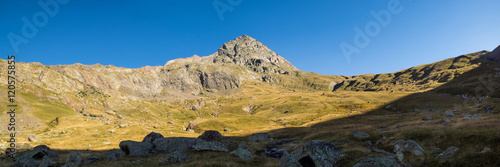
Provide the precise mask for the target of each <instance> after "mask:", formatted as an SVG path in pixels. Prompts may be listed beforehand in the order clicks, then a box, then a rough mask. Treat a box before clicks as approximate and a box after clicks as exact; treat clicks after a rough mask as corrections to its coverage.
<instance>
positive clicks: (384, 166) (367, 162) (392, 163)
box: [353, 157, 399, 167]
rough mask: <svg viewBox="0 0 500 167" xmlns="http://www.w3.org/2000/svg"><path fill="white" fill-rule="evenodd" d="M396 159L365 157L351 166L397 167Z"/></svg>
mask: <svg viewBox="0 0 500 167" xmlns="http://www.w3.org/2000/svg"><path fill="white" fill-rule="evenodd" d="M398 166H399V164H398V162H397V161H396V159H394V158H391V157H372V158H365V159H362V160H361V161H359V162H357V163H356V164H354V166H353V167H398Z"/></svg>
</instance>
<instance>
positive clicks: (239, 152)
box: [230, 147, 252, 160]
mask: <svg viewBox="0 0 500 167" xmlns="http://www.w3.org/2000/svg"><path fill="white" fill-rule="evenodd" d="M230 154H232V155H236V156H238V157H240V158H241V159H244V160H249V159H252V153H251V152H250V151H248V150H247V149H244V148H241V147H238V148H237V149H236V150H234V151H231V152H230Z"/></svg>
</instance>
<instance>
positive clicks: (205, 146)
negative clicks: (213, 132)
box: [193, 140, 229, 152]
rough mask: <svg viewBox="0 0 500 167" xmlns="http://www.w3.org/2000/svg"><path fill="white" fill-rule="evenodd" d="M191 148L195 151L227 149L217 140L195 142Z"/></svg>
mask: <svg viewBox="0 0 500 167" xmlns="http://www.w3.org/2000/svg"><path fill="white" fill-rule="evenodd" d="M193 150H196V151H225V152H227V151H229V150H228V149H227V148H226V146H224V145H223V144H221V143H219V142H217V141H205V140H202V141H201V142H197V143H196V144H195V145H193Z"/></svg>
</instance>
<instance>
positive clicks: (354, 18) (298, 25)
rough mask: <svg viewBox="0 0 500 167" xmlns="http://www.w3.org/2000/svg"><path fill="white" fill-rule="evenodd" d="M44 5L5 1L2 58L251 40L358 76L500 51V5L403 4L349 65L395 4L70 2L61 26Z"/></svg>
mask: <svg viewBox="0 0 500 167" xmlns="http://www.w3.org/2000/svg"><path fill="white" fill-rule="evenodd" d="M41 1H42V2H46V1H49V0H41ZM66 1H68V0H66ZM214 1H219V3H218V4H225V5H227V6H226V8H225V9H227V8H228V7H229V8H232V9H233V10H232V11H229V10H228V11H226V12H224V13H222V16H223V17H224V18H223V19H221V17H219V15H218V13H217V10H216V8H214V5H213V3H214ZM395 1H397V0H395ZM37 2H38V1H34V0H19V1H11V0H0V11H1V15H0V20H1V23H2V24H1V26H0V35H1V37H2V38H1V40H0V53H2V54H3V55H4V56H5V57H1V58H2V59H6V58H7V55H8V54H12V53H16V54H17V56H18V59H17V60H18V61H23V62H41V63H43V64H48V65H56V64H74V63H82V64H95V63H100V64H104V65H109V64H113V65H115V66H121V67H129V68H138V67H142V66H146V65H150V66H158V65H164V64H165V63H166V62H167V61H168V60H172V59H175V58H184V57H190V56H192V55H193V54H197V55H200V56H206V55H209V54H212V53H214V52H216V51H217V49H218V48H219V47H220V46H221V45H222V44H223V43H224V42H227V41H229V40H232V39H234V38H236V37H238V36H241V35H243V34H247V35H249V36H252V37H253V38H255V39H257V40H259V41H261V42H262V43H264V44H266V45H267V46H268V47H269V48H271V50H273V51H275V52H276V53H278V54H279V55H281V56H283V57H284V58H286V59H288V60H289V61H290V62H291V63H292V64H294V65H295V66H296V67H297V68H299V69H300V70H304V71H312V72H316V73H320V74H336V75H337V74H340V75H357V74H363V73H382V72H394V71H398V70H400V69H404V68H409V67H412V66H415V65H420V64H426V63H432V62H435V61H438V60H442V59H445V58H450V57H455V56H458V55H460V54H466V53H470V52H475V51H480V50H493V49H494V48H495V47H496V46H498V45H500V38H499V37H500V21H499V17H500V10H498V9H500V1H498V0H477V1H472V0H440V1H433V0H412V1H411V0H399V2H400V5H399V6H398V7H399V8H398V9H399V11H400V12H399V13H397V14H392V13H391V20H390V22H389V23H388V24H387V25H386V26H385V27H384V26H380V29H379V31H378V33H372V35H373V37H369V39H370V43H369V44H368V45H367V46H364V47H363V48H361V49H359V51H360V53H354V54H352V55H351V56H350V61H347V59H346V57H345V56H344V54H343V52H342V50H341V49H340V47H339V45H340V44H341V43H342V42H345V43H347V44H350V45H354V46H355V44H354V37H355V36H356V31H355V30H354V27H360V28H361V29H362V30H364V29H365V26H366V25H367V24H369V23H370V22H372V21H376V19H375V18H374V17H373V16H372V15H371V14H370V11H375V12H379V11H381V10H388V9H389V8H388V4H392V3H394V2H391V0H377V1H373V0H337V1H333V0H331V1H328V0H317V1H314V3H312V1H306V0H303V1H298V0H297V1H285V0H281V1H277V0H276V1H273V0H241V3H239V4H238V0H233V1H230V2H236V3H233V4H230V3H229V1H228V0H184V1H159V0H157V1H132V0H130V1H118V0H114V1H111V0H110V1H98V0H70V1H69V2H68V3H67V4H59V9H58V11H57V13H55V15H54V16H53V17H51V16H50V15H49V14H47V12H45V13H44V10H43V8H42V7H41V6H40V5H39V4H38V3H37ZM219 6H220V5H219ZM49 9H50V10H54V9H55V8H53V6H52V7H51V8H49ZM221 9H222V8H221ZM40 12H42V13H40ZM44 15H45V16H47V19H46V20H44V17H43V16H44ZM33 16H35V18H37V19H38V22H37V23H38V25H41V26H43V27H36V25H35V27H36V29H37V30H38V32H37V33H36V35H34V36H33V37H31V36H24V39H26V41H24V42H27V43H19V44H18V51H17V52H16V51H15V50H14V48H13V47H12V45H11V42H10V40H9V38H8V34H9V33H14V34H16V35H18V36H20V37H23V33H22V31H23V26H24V24H25V23H24V22H23V21H22V18H23V17H26V18H27V20H28V21H29V22H33ZM44 21H47V22H46V23H44ZM379 24H380V23H379ZM369 30H372V31H375V30H376V29H373V28H372V29H369ZM27 35H33V33H32V32H31V34H29V33H28V34H27ZM17 41H18V42H19V41H20V40H17Z"/></svg>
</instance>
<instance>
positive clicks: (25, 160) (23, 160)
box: [12, 156, 40, 167]
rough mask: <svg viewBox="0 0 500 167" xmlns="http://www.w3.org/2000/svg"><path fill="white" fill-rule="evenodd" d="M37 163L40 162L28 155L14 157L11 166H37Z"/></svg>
mask: <svg viewBox="0 0 500 167" xmlns="http://www.w3.org/2000/svg"><path fill="white" fill-rule="evenodd" d="M39 165H40V162H38V161H37V160H35V159H33V158H32V157H28V156H24V157H20V158H16V161H15V162H14V163H13V164H12V166H13V167H38V166H39Z"/></svg>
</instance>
